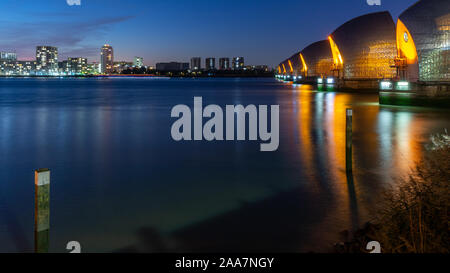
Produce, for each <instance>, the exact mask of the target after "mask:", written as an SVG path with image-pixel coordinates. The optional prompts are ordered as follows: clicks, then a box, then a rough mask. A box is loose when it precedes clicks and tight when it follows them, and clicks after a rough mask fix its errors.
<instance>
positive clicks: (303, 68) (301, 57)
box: [300, 53, 308, 76]
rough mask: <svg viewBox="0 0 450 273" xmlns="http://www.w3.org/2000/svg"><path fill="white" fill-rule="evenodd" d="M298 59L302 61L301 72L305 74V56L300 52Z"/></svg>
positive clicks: (306, 67) (306, 71)
mask: <svg viewBox="0 0 450 273" xmlns="http://www.w3.org/2000/svg"><path fill="white" fill-rule="evenodd" d="M300 60H301V61H302V72H304V73H305V76H306V74H307V73H308V66H307V65H306V62H305V58H303V54H302V53H300Z"/></svg>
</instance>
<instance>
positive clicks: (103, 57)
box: [100, 45, 114, 74]
mask: <svg viewBox="0 0 450 273" xmlns="http://www.w3.org/2000/svg"><path fill="white" fill-rule="evenodd" d="M100 67H101V73H103V74H112V73H113V70H114V50H113V48H112V46H110V45H104V46H103V47H102V49H101V53H100Z"/></svg>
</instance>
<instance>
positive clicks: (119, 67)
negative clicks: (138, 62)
mask: <svg viewBox="0 0 450 273" xmlns="http://www.w3.org/2000/svg"><path fill="white" fill-rule="evenodd" d="M133 65H134V63H132V62H124V61H120V62H114V65H113V72H114V73H122V71H124V70H127V69H129V68H132V67H133Z"/></svg>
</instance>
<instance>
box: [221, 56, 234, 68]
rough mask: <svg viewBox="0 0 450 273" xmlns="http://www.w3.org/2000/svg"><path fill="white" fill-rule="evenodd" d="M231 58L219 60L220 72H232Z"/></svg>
mask: <svg viewBox="0 0 450 273" xmlns="http://www.w3.org/2000/svg"><path fill="white" fill-rule="evenodd" d="M230 68H231V67H230V58H220V59H219V70H230Z"/></svg>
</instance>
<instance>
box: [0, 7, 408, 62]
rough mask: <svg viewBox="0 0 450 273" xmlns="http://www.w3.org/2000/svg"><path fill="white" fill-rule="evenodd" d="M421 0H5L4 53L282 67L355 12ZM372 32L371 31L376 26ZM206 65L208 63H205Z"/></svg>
mask: <svg viewBox="0 0 450 273" xmlns="http://www.w3.org/2000/svg"><path fill="white" fill-rule="evenodd" d="M415 2H416V0H381V6H379V7H378V6H369V5H368V4H367V3H366V0H285V1H281V0H279V1H275V0H189V1H188V0H81V6H69V5H68V4H67V3H66V0H1V1H0V18H1V19H0V37H2V38H1V39H0V51H4V50H7V51H9V50H14V51H16V52H17V53H18V57H19V59H32V58H34V51H35V46H36V45H55V46H58V47H59V52H60V59H61V58H64V59H65V58H66V57H77V56H83V57H88V59H89V61H90V62H91V61H98V60H99V50H100V47H101V46H102V45H103V44H104V43H109V44H111V45H112V46H113V47H114V50H115V56H116V57H115V59H116V60H132V59H133V57H134V56H136V55H137V56H142V57H144V62H145V63H146V64H147V65H153V64H155V63H156V62H160V61H189V59H190V57H192V56H201V57H203V58H204V57H210V56H211V57H217V58H218V57H233V56H243V57H245V59H246V63H247V64H268V65H271V66H275V65H276V64H277V63H278V62H279V61H280V60H282V59H284V58H286V57H288V56H290V55H291V54H293V53H294V52H296V51H298V50H300V49H302V48H303V47H305V46H307V45H308V44H310V43H312V42H315V41H317V40H321V39H325V38H326V37H327V35H328V34H329V33H331V32H332V31H333V30H334V29H335V28H336V27H338V26H339V25H340V24H342V23H344V22H346V21H348V20H350V19H352V18H353V17H356V16H359V15H362V14H365V13H370V12H376V11H381V10H388V11H390V12H391V14H392V16H393V17H394V20H396V18H397V16H398V15H399V14H400V13H401V12H402V11H403V10H404V9H406V8H407V7H409V6H410V5H412V4H413V3H415ZM368 31H370V30H368ZM202 65H203V64H202Z"/></svg>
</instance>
